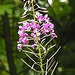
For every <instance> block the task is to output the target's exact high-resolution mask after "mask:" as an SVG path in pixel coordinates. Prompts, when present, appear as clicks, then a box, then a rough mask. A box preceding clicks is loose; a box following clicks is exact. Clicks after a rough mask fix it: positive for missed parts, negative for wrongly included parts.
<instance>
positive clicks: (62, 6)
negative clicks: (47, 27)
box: [0, 0, 75, 75]
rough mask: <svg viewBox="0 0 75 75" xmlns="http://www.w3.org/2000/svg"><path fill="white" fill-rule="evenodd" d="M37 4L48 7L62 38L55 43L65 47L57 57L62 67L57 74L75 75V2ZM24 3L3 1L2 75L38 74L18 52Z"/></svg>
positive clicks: (0, 34) (0, 4)
mask: <svg viewBox="0 0 75 75" xmlns="http://www.w3.org/2000/svg"><path fill="white" fill-rule="evenodd" d="M37 2H38V4H39V5H40V6H41V7H46V8H47V10H48V14H49V17H50V19H51V21H52V23H53V24H54V25H55V32H56V34H57V36H58V38H56V39H55V40H54V43H56V47H58V46H61V49H60V51H59V52H58V54H57V55H56V56H55V60H56V61H58V62H59V64H58V67H57V68H56V71H55V73H54V75H75V0H66V2H62V0H53V3H52V4H51V5H50V4H49V3H48V1H47V0H38V1H37ZM23 4H24V3H23V2H22V0H0V75H36V73H35V72H34V71H32V70H30V69H29V68H28V67H27V66H26V65H25V64H23V62H22V61H21V58H22V57H23V58H24V59H25V60H26V61H28V62H30V60H29V58H27V57H26V56H25V55H24V54H23V53H22V52H19V51H18V50H17V41H18V33H17V32H18V22H19V21H22V19H21V16H22V14H23V12H24V9H23ZM37 75H38V74H37ZM49 75H50V74H49Z"/></svg>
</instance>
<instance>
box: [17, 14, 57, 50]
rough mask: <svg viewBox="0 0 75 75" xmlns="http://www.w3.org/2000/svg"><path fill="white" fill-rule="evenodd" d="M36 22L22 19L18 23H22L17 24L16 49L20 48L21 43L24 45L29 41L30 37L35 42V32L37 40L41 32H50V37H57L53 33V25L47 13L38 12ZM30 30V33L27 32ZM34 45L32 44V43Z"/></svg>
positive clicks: (45, 33)
mask: <svg viewBox="0 0 75 75" xmlns="http://www.w3.org/2000/svg"><path fill="white" fill-rule="evenodd" d="M36 19H37V22H36V24H35V23H34V21H32V22H28V21H23V22H19V24H22V25H21V26H19V31H18V34H19V37H20V38H19V44H18V49H21V48H22V47H23V45H26V44H28V43H29V39H30V38H32V39H33V40H34V42H35V43H36V33H37V37H38V40H39V41H41V40H40V35H41V33H42V34H44V35H47V34H50V36H51V37H57V36H56V34H55V33H54V25H53V24H52V23H51V22H50V19H49V18H48V15H47V14H46V15H45V16H43V15H42V14H40V15H39V16H37V17H36ZM28 32H30V35H29V34H28ZM32 47H34V45H32Z"/></svg>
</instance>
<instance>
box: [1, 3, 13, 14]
mask: <svg viewBox="0 0 75 75" xmlns="http://www.w3.org/2000/svg"><path fill="white" fill-rule="evenodd" d="M13 7H14V5H13V4H2V5H0V15H4V13H5V12H7V13H9V14H11V13H12V8H13Z"/></svg>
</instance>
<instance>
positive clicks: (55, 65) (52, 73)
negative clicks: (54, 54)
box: [51, 62, 58, 75]
mask: <svg viewBox="0 0 75 75" xmlns="http://www.w3.org/2000/svg"><path fill="white" fill-rule="evenodd" d="M57 65H58V62H57V63H56V65H55V67H54V69H53V71H52V73H51V75H53V73H54V71H55V69H56V67H57Z"/></svg>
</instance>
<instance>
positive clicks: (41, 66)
mask: <svg viewBox="0 0 75 75" xmlns="http://www.w3.org/2000/svg"><path fill="white" fill-rule="evenodd" d="M32 8H33V17H34V23H35V25H36V22H35V10H34V5H33V0H32ZM36 41H37V44H38V49H39V57H40V68H41V73H42V75H44V71H43V65H42V57H41V49H40V45H39V41H38V36H37V32H36Z"/></svg>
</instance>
